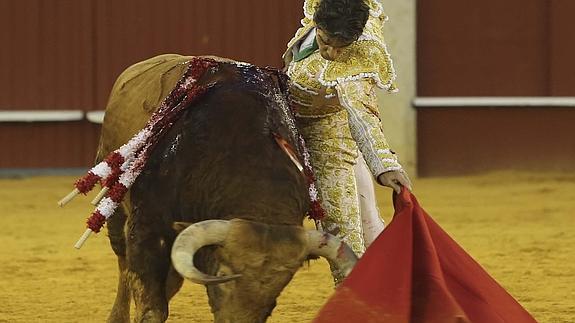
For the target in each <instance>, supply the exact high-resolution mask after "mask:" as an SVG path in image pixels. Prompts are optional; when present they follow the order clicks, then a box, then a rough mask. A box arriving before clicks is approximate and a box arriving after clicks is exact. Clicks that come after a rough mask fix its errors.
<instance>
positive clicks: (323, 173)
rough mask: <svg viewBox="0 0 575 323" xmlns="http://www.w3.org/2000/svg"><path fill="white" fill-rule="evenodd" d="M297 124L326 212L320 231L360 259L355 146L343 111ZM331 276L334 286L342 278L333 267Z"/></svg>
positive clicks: (361, 252)
mask: <svg viewBox="0 0 575 323" xmlns="http://www.w3.org/2000/svg"><path fill="white" fill-rule="evenodd" d="M299 121H300V131H301V133H302V135H303V137H304V139H305V140H306V145H307V147H308V149H309V153H310V157H311V163H312V166H313V168H314V172H315V175H316V179H317V188H318V191H319V194H320V198H321V201H322V206H323V208H324V209H325V211H326V218H325V219H323V220H322V221H321V228H322V229H323V230H324V231H326V232H329V233H331V234H333V235H335V236H337V237H339V238H340V239H342V240H343V241H344V242H345V243H347V244H348V245H349V246H350V247H351V248H352V250H353V251H354V252H355V253H356V254H357V255H358V256H361V255H363V252H364V251H365V246H364V241H363V233H362V228H361V219H360V216H359V201H358V195H357V187H356V182H355V173H354V170H353V168H354V167H353V166H354V164H355V160H356V158H357V147H356V145H355V141H353V139H352V138H351V133H350V132H349V126H348V124H347V115H346V112H345V111H342V112H341V113H336V114H333V115H331V116H327V117H322V118H305V119H303V118H302V119H301V120H299ZM332 275H333V276H334V279H335V281H336V284H337V283H339V281H341V280H342V279H343V278H344V277H343V275H342V274H341V273H340V272H338V271H337V270H336V269H335V268H334V267H333V266H332Z"/></svg>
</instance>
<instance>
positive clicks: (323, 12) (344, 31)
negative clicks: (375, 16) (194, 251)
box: [313, 0, 369, 44]
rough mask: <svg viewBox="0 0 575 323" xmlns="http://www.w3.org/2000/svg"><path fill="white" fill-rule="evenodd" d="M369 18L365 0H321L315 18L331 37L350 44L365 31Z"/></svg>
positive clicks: (317, 23)
mask: <svg viewBox="0 0 575 323" xmlns="http://www.w3.org/2000/svg"><path fill="white" fill-rule="evenodd" d="M367 18H369V6H368V5H367V4H366V3H365V0H320V2H319V6H318V8H317V9H316V11H315V14H314V16H313V20H314V21H315V24H316V25H317V26H318V27H319V28H321V29H322V30H323V31H325V32H326V33H327V34H328V35H329V36H330V37H334V38H336V39H337V40H339V41H341V42H343V43H346V44H349V43H352V42H354V41H356V40H357V39H358V38H359V36H361V34H362V33H363V28H364V27H365V23H366V22H367Z"/></svg>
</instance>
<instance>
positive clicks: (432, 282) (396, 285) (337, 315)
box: [313, 189, 536, 323]
mask: <svg viewBox="0 0 575 323" xmlns="http://www.w3.org/2000/svg"><path fill="white" fill-rule="evenodd" d="M394 207H395V214H394V216H393V221H391V223H390V224H389V226H388V227H387V228H386V229H385V230H384V232H383V233H382V234H381V235H380V236H379V237H378V238H377V239H376V240H375V241H374V242H373V244H372V245H371V246H370V247H369V249H368V250H367V251H366V253H365V254H364V255H363V257H362V258H361V259H360V261H359V262H358V263H357V265H356V266H355V268H354V269H353V271H352V272H351V274H350V275H349V276H348V277H347V279H345V280H344V281H343V283H342V284H341V285H340V286H339V287H338V288H337V290H336V291H335V293H334V295H332V297H331V298H330V299H329V300H328V301H327V303H326V304H325V305H324V307H323V308H322V309H321V310H320V312H319V314H318V316H317V317H316V318H315V319H314V321H313V322H316V323H323V322H329V323H338V322H342V323H355V322H362V323H363V322H385V323H408V322H411V323H450V322H457V323H464V322H473V323H500V322H507V323H527V322H529V323H532V322H536V321H535V319H533V317H532V316H531V315H530V314H529V313H528V312H527V311H526V310H525V309H524V308H523V307H521V305H520V304H519V303H518V302H517V301H516V300H515V299H513V297H512V296H511V295H509V294H508V293H507V292H506V291H505V289H503V287H501V286H500V285H499V284H498V283H497V282H496V281H495V280H494V279H493V278H491V277H490V276H489V275H488V274H487V273H486V272H485V270H483V268H481V266H480V265H479V264H478V263H477V262H476V261H475V260H473V258H471V257H470V256H469V255H468V254H467V253H466V252H465V251H464V250H463V249H462V248H461V247H460V246H459V245H457V243H456V242H455V241H454V240H453V239H451V238H450V237H449V236H448V235H447V233H446V232H445V231H443V230H442V229H441V228H440V227H439V225H437V223H435V222H434V221H433V220H432V219H431V217H430V216H429V215H428V214H427V213H426V212H425V211H424V210H423V209H422V208H421V206H419V204H418V203H417V200H416V199H415V196H413V194H411V192H409V191H408V190H406V189H403V190H402V192H401V194H399V195H395V196H394Z"/></svg>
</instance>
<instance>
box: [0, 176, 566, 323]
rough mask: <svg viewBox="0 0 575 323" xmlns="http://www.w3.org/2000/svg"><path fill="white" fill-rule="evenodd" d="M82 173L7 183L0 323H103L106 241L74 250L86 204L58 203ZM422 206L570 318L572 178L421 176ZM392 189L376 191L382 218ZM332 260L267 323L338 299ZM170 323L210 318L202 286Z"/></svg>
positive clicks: (109, 265)
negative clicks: (63, 205) (332, 296)
mask: <svg viewBox="0 0 575 323" xmlns="http://www.w3.org/2000/svg"><path fill="white" fill-rule="evenodd" d="M74 180H75V177H69V176H68V177H63V176H59V177H32V178H22V179H0V232H1V234H0V246H2V248H1V251H0V252H1V261H2V263H1V265H0V304H1V306H0V322H103V321H104V320H105V318H106V316H107V314H108V310H109V309H110V307H111V304H112V301H113V297H114V294H115V287H116V263H115V258H114V256H113V254H112V251H111V249H110V248H109V246H108V241H107V238H106V236H105V234H102V233H100V234H98V235H97V236H93V237H92V238H90V240H89V241H88V242H87V244H86V245H85V246H84V248H83V249H82V250H81V251H78V250H75V249H74V248H73V247H72V245H73V244H74V242H75V241H76V239H77V238H78V237H79V236H80V235H81V233H82V232H83V230H84V221H85V218H86V216H87V215H88V214H89V213H90V212H91V207H90V206H89V199H88V198H77V199H76V200H74V201H73V202H72V203H71V204H69V205H68V206H67V207H66V208H64V209H60V208H58V207H56V201H57V200H58V199H59V198H61V197H62V196H64V195H65V194H67V193H68V191H69V190H70V187H71V183H73V182H74ZM415 194H416V196H417V197H418V199H419V201H420V203H421V205H422V206H423V207H424V208H425V209H426V210H427V211H428V212H429V213H430V214H431V215H432V216H433V217H434V218H435V220H436V221H437V222H438V223H439V224H440V225H441V226H442V227H443V228H444V229H445V230H446V231H447V232H449V234H451V236H452V237H453V238H454V239H455V240H457V241H458V242H459V243H460V244H461V245H462V246H463V247H464V248H465V249H466V250H467V251H468V252H469V253H470V254H471V255H472V256H473V257H474V258H475V259H476V260H477V261H479V263H481V264H482V265H483V266H484V267H485V268H486V269H487V271H488V272H489V273H490V274H491V275H492V276H493V277H494V278H495V279H497V280H498V281H499V282H500V283H501V284H502V285H503V286H504V287H505V288H506V289H507V290H508V291H509V292H510V293H511V294H512V295H514V296H515V297H516V299H518V300H519V301H520V302H521V304H523V306H524V307H525V308H526V309H527V310H529V311H530V312H531V313H532V314H533V315H534V316H535V318H536V319H537V320H538V321H540V322H549V323H559V322H575V248H574V245H575V230H574V229H575V174H559V173H550V174H536V175H534V174H527V173H517V172H504V173H492V174H487V175H481V176H473V177H456V178H433V179H421V180H418V181H415ZM390 195H391V194H390V191H389V190H387V189H378V197H379V199H380V201H381V204H380V208H381V210H382V215H383V216H384V218H385V219H386V220H387V221H389V220H390V216H391V214H392V213H391V212H392V210H391V204H390ZM332 291H333V288H332V283H331V278H330V275H329V272H328V267H327V264H326V263H325V261H323V260H318V261H314V262H312V263H311V264H310V265H309V266H304V267H303V268H302V269H301V270H300V271H299V272H298V274H297V275H296V277H295V279H294V280H293V281H292V282H291V283H290V285H288V287H287V288H286V290H285V291H284V292H283V293H282V295H281V297H280V298H279V300H278V306H277V307H276V309H275V310H274V312H273V315H272V317H271V319H270V320H269V322H309V321H310V320H311V319H312V318H313V317H314V315H315V314H316V312H317V310H318V308H319V307H320V306H321V305H322V304H323V303H324V302H325V301H326V299H327V298H328V297H329V296H330V294H331V293H332ZM169 321H170V322H211V313H210V310H209V307H208V305H207V298H206V296H205V292H204V288H203V287H202V286H199V285H195V284H192V283H188V282H186V283H185V284H184V287H183V288H182V291H181V292H180V293H179V294H178V295H177V296H176V297H175V298H174V300H173V301H172V303H171V307H170V318H169Z"/></svg>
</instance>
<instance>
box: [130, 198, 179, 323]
mask: <svg viewBox="0 0 575 323" xmlns="http://www.w3.org/2000/svg"><path fill="white" fill-rule="evenodd" d="M133 211H134V212H133V214H132V216H130V217H129V218H128V223H127V232H126V237H127V245H126V257H127V261H128V263H127V265H128V271H127V277H128V280H129V282H130V288H131V291H132V297H133V298H134V303H135V305H136V312H135V315H134V322H164V321H165V320H166V319H167V318H168V298H167V295H166V281H167V277H168V271H169V268H170V258H169V246H170V245H171V243H166V241H165V240H164V238H163V237H162V235H161V234H160V233H159V231H160V230H161V228H162V224H161V223H157V222H156V221H157V219H161V217H160V216H159V215H156V214H152V213H148V212H146V214H142V211H141V209H139V208H137V207H136V208H135V209H133Z"/></svg>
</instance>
